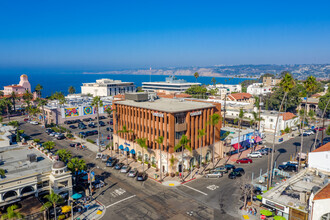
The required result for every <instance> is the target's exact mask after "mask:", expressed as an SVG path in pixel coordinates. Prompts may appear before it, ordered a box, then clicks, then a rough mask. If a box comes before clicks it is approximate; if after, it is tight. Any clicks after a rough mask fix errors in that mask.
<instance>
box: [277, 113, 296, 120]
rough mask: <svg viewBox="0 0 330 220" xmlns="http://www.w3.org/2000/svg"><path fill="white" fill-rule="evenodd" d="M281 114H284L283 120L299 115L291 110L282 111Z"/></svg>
mask: <svg viewBox="0 0 330 220" xmlns="http://www.w3.org/2000/svg"><path fill="white" fill-rule="evenodd" d="M281 116H283V120H284V121H287V120H290V119H292V118H295V117H297V116H296V115H295V114H293V113H291V112H284V113H281Z"/></svg>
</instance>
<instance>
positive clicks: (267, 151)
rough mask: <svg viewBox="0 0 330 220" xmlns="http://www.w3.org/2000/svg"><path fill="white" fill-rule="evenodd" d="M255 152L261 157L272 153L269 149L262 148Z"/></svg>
mask: <svg viewBox="0 0 330 220" xmlns="http://www.w3.org/2000/svg"><path fill="white" fill-rule="evenodd" d="M257 152H260V153H261V155H268V153H269V152H272V149H271V148H262V149H260V150H257Z"/></svg>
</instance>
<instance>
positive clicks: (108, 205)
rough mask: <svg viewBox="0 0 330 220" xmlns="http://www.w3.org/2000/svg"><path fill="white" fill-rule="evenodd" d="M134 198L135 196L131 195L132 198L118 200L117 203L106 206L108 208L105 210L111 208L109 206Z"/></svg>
mask: <svg viewBox="0 0 330 220" xmlns="http://www.w3.org/2000/svg"><path fill="white" fill-rule="evenodd" d="M135 196H136V195H132V196H129V197H127V198H125V199H122V200H119V201H117V202H115V203H112V204H110V205H108V206H107V207H105V208H106V209H107V208H109V207H111V206H114V205H117V204H118V203H121V202H124V201H126V200H128V199H131V198H133V197H135Z"/></svg>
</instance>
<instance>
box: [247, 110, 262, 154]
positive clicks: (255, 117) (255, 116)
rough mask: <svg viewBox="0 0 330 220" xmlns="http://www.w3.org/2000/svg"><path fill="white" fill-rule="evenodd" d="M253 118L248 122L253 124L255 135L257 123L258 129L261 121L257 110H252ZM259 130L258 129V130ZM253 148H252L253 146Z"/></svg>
mask: <svg viewBox="0 0 330 220" xmlns="http://www.w3.org/2000/svg"><path fill="white" fill-rule="evenodd" d="M252 115H253V118H252V119H251V120H250V124H252V125H253V136H256V135H255V133H256V130H257V124H258V125H259V130H260V123H261V121H262V118H260V117H259V116H258V113H257V112H252ZM259 132H260V131H259ZM253 150H254V148H253Z"/></svg>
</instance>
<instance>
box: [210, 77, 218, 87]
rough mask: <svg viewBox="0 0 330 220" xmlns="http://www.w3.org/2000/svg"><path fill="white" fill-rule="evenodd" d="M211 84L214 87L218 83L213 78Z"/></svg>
mask: <svg viewBox="0 0 330 220" xmlns="http://www.w3.org/2000/svg"><path fill="white" fill-rule="evenodd" d="M211 83H212V84H213V85H215V84H216V83H217V80H216V79H215V78H214V77H213V78H212V79H211Z"/></svg>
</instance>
